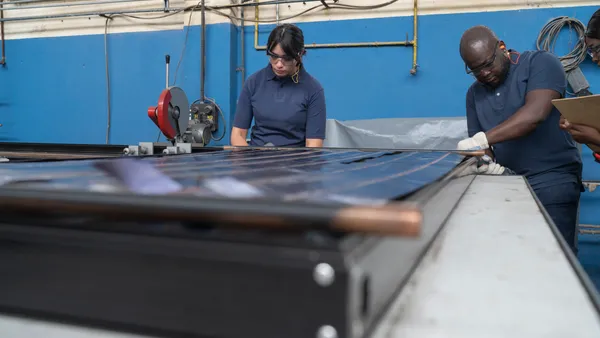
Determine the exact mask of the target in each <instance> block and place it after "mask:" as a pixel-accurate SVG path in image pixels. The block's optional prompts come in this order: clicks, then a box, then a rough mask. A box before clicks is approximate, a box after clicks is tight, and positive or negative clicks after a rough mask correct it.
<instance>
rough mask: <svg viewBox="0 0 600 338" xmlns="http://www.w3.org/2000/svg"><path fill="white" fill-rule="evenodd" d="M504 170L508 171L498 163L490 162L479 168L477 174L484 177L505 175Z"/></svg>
mask: <svg viewBox="0 0 600 338" xmlns="http://www.w3.org/2000/svg"><path fill="white" fill-rule="evenodd" d="M504 170H506V169H505V168H504V167H503V166H501V165H499V164H498V163H496V162H490V163H488V164H484V165H482V166H480V167H479V168H477V173H478V174H484V175H502V174H504Z"/></svg>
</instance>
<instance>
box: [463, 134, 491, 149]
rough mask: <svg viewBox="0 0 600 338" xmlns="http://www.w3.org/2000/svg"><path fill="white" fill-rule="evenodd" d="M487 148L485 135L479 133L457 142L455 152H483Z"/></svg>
mask: <svg viewBox="0 0 600 338" xmlns="http://www.w3.org/2000/svg"><path fill="white" fill-rule="evenodd" d="M489 147H490V145H489V144H488V141H487V137H486V136H485V133H484V132H482V131H480V132H479V133H477V134H475V135H473V137H469V138H466V139H464V140H462V141H460V142H458V146H457V150H463V151H464V150H485V149H488V148H489Z"/></svg>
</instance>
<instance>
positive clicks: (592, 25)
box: [585, 9, 600, 39]
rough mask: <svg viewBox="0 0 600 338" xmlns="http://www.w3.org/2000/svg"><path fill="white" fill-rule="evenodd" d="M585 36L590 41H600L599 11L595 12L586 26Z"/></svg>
mask: <svg viewBox="0 0 600 338" xmlns="http://www.w3.org/2000/svg"><path fill="white" fill-rule="evenodd" d="M585 36H587V37H588V38H592V39H600V9H599V10H597V11H596V12H595V13H594V14H593V15H592V18H591V19H590V21H589V22H588V24H587V29H586V30H585Z"/></svg>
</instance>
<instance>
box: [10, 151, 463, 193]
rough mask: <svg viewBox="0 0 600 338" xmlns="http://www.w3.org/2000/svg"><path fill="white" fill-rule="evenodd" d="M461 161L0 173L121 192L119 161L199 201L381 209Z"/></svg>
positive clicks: (422, 158) (380, 155) (350, 158)
mask: <svg viewBox="0 0 600 338" xmlns="http://www.w3.org/2000/svg"><path fill="white" fill-rule="evenodd" d="M462 159H463V156H462V155H459V154H456V153H452V152H443V151H440V152H437V151H430V152H418V151H409V152H393V151H360V150H330V149H327V150H324V149H306V148H302V149H297V150H296V149H284V150H282V149H274V150H255V149H247V150H244V149H242V150H237V149H236V150H222V151H214V152H208V153H198V154H187V155H176V156H172V155H170V156H150V157H142V158H132V157H128V158H118V159H98V160H77V161H57V162H32V163H7V164H3V165H2V166H1V167H0V173H1V174H2V178H3V181H4V183H5V184H8V183H10V182H25V183H26V184H21V185H19V186H26V187H36V188H44V189H55V190H65V189H66V190H79V191H82V190H83V191H97V190H99V188H98V187H104V188H106V187H112V188H113V189H122V188H123V186H124V184H123V183H124V182H123V181H122V180H119V177H115V176H114V175H111V174H110V173H109V172H107V171H106V170H102V168H105V167H106V166H107V165H110V163H115V161H129V162H132V161H141V163H135V164H125V163H123V166H124V168H125V169H123V168H122V169H121V170H122V171H125V172H126V171H127V170H130V171H131V172H130V173H129V176H136V180H138V181H146V182H145V184H146V185H148V186H152V185H153V184H157V183H156V181H157V180H156V177H150V176H148V175H149V174H148V172H147V171H146V170H144V168H148V167H152V168H155V169H157V170H158V171H159V172H160V173H161V174H162V175H165V177H166V178H168V179H172V180H173V181H175V182H177V184H178V185H180V186H181V188H182V190H184V191H188V192H191V193H193V194H195V195H200V196H225V197H243V196H241V195H244V194H246V195H244V196H250V197H266V198H270V199H280V200H284V201H311V202H332V203H350V204H369V203H375V204H377V203H379V202H381V201H386V200H391V199H396V198H399V197H402V196H404V195H406V194H410V193H411V192H414V191H415V190H418V189H420V188H422V187H423V186H426V185H428V184H430V183H432V182H434V181H436V180H438V179H440V178H441V177H443V176H444V175H446V174H447V173H448V172H450V171H451V170H452V169H453V168H454V167H455V166H456V165H457V164H458V163H460V161H461V160H462ZM119 163H120V162H119ZM99 164H103V165H99ZM145 175H146V176H148V177H144V176H145ZM117 176H118V175H117ZM129 188H131V187H129ZM130 190H131V189H130ZM249 191H252V192H253V193H250V192H249ZM238 195H239V196H238Z"/></svg>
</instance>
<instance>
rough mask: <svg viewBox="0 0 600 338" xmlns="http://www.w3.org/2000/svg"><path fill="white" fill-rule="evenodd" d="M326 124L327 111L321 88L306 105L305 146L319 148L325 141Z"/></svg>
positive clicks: (323, 92)
mask: <svg viewBox="0 0 600 338" xmlns="http://www.w3.org/2000/svg"><path fill="white" fill-rule="evenodd" d="M326 123H327V109H326V105H325V91H324V90H323V89H322V88H321V89H320V90H318V91H317V92H315V93H314V94H313V95H312V96H311V97H310V101H309V103H308V112H307V114H306V146H307V147H311V148H320V147H322V146H323V140H324V139H325V124H326Z"/></svg>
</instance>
